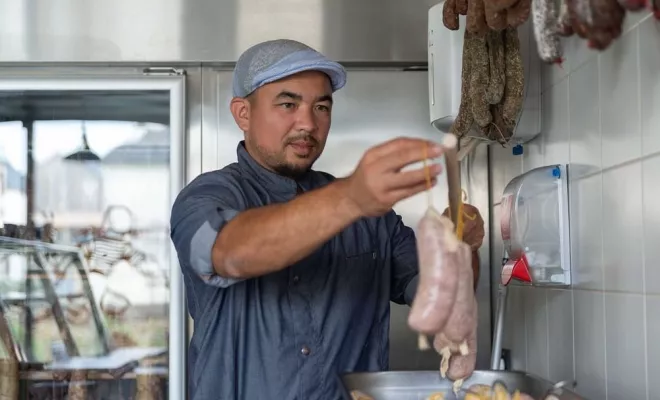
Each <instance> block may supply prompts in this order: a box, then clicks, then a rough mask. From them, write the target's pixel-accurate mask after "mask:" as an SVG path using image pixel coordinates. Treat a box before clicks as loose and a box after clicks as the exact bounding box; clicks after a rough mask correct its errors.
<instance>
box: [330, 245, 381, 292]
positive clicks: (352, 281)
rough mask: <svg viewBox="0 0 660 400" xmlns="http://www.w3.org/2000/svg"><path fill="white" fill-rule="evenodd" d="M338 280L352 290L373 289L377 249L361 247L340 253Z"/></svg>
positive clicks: (376, 274) (376, 271) (375, 282)
mask: <svg viewBox="0 0 660 400" xmlns="http://www.w3.org/2000/svg"><path fill="white" fill-rule="evenodd" d="M339 275H340V276H339V277H338V278H339V281H340V282H342V285H343V286H344V287H345V288H346V289H348V290H350V291H352V292H353V295H355V294H356V293H360V292H363V291H373V289H374V285H376V284H377V280H378V250H376V249H371V248H369V249H362V250H360V251H354V252H350V253H345V254H342V256H341V260H340V265H339Z"/></svg>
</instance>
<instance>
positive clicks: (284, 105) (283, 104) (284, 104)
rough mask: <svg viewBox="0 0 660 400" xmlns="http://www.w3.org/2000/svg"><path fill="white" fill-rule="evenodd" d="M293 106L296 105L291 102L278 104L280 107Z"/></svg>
mask: <svg viewBox="0 0 660 400" xmlns="http://www.w3.org/2000/svg"><path fill="white" fill-rule="evenodd" d="M295 106H296V105H295V104H293V103H281V104H280V107H283V108H294V107H295Z"/></svg>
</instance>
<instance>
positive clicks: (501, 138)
mask: <svg viewBox="0 0 660 400" xmlns="http://www.w3.org/2000/svg"><path fill="white" fill-rule="evenodd" d="M502 109H503V106H502V105H501V104H494V105H491V106H490V111H491V114H492V115H493V123H492V124H490V125H489V126H488V131H486V132H484V134H485V135H486V136H487V137H488V138H489V139H490V140H492V141H495V142H498V143H500V144H502V145H504V144H507V143H508V142H509V139H511V136H513V130H514V128H515V125H516V121H513V122H512V123H510V124H507V123H506V122H505V121H504V117H503V116H502Z"/></svg>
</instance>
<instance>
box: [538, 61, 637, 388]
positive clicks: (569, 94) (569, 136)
mask: <svg viewBox="0 0 660 400" xmlns="http://www.w3.org/2000/svg"><path fill="white" fill-rule="evenodd" d="M571 75H573V71H571V72H569V73H568V83H567V85H568V89H567V92H568V93H567V95H566V97H567V98H568V100H567V101H566V103H567V107H568V114H567V115H568V163H569V165H570V163H571V147H573V146H571V143H572V135H571V133H572V129H571V126H572V125H571V121H572V119H571ZM570 179H571V177H570V173H569V176H568V180H569V181H568V182H567V185H566V186H567V187H568V235H569V246H568V247H569V249H568V253H569V256H568V257H569V258H568V259H569V260H570V261H569V262H570V269H571V344H572V346H571V350H572V355H573V360H572V362H573V382H576V381H577V372H576V370H575V291H574V290H573V287H574V286H573V283H574V282H575V273H574V272H573V265H574V264H573V254H572V251H571V246H570V242H571V240H570V237H571V214H570V212H571V182H570ZM548 340H549V339H548ZM647 400H648V399H647Z"/></svg>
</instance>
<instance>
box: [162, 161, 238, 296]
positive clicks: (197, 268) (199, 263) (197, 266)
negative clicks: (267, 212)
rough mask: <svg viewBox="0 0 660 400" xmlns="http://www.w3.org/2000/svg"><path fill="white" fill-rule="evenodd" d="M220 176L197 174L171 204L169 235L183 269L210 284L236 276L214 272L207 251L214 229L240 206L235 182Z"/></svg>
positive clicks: (222, 284) (227, 283) (226, 283)
mask: <svg viewBox="0 0 660 400" xmlns="http://www.w3.org/2000/svg"><path fill="white" fill-rule="evenodd" d="M220 178H221V177H218V176H213V175H211V174H209V175H208V176H204V175H203V176H200V177H199V178H197V179H196V180H194V181H193V182H191V183H190V184H189V185H188V186H187V187H186V188H185V189H184V190H183V191H182V192H181V193H180V194H179V196H178V197H177V199H176V201H175V202H174V206H173V207H172V215H171V218H170V226H171V234H170V237H171V239H172V243H173V244H174V248H175V249H176V252H177V255H178V258H179V263H180V264H181V268H182V269H183V270H184V271H185V270H188V271H189V272H193V273H194V274H195V275H197V276H199V277H200V278H201V279H202V280H203V281H204V282H206V283H207V284H209V285H211V286H217V287H228V286H230V285H232V284H234V283H236V282H239V281H240V279H232V278H226V277H222V276H219V275H218V274H216V272H215V268H214V267H213V260H212V256H211V255H212V250H213V245H214V244H215V240H216V238H217V237H218V233H219V232H220V231H221V230H222V228H223V227H224V226H225V225H226V224H227V223H228V222H229V221H231V220H232V219H233V218H234V217H236V216H237V215H238V214H239V213H240V211H241V210H243V209H244V207H243V202H242V201H240V200H239V199H240V198H241V196H240V192H239V191H238V187H237V185H236V184H233V183H232V182H231V181H228V180H225V179H220Z"/></svg>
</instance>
